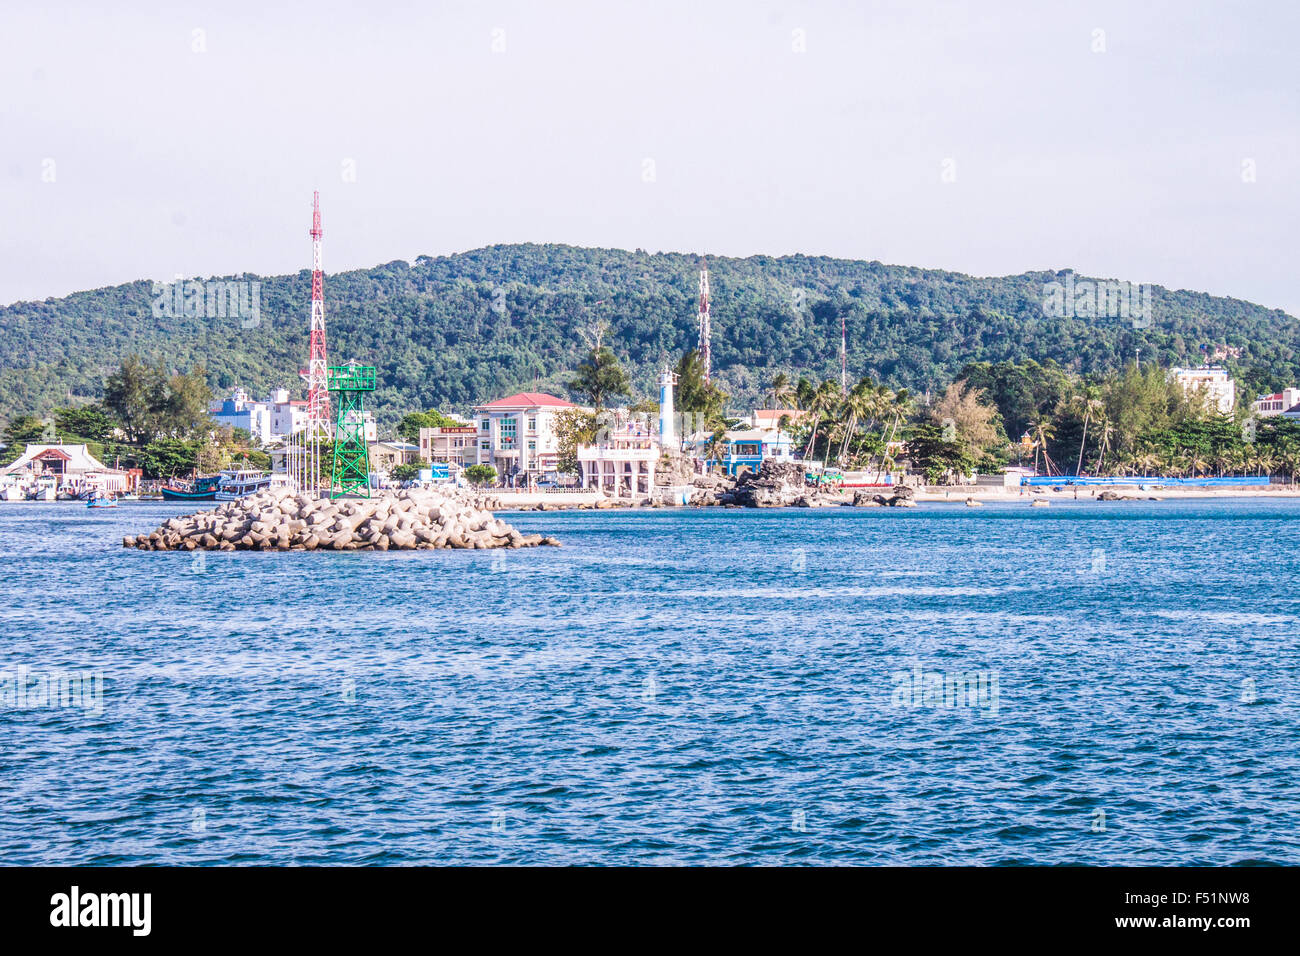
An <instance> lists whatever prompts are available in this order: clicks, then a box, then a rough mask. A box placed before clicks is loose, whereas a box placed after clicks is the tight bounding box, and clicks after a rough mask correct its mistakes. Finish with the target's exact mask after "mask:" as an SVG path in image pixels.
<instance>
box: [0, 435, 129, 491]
mask: <svg viewBox="0 0 1300 956" xmlns="http://www.w3.org/2000/svg"><path fill="white" fill-rule="evenodd" d="M0 474H3V475H5V476H7V477H11V478H12V479H15V480H17V481H19V482H32V481H38V480H51V481H53V483H54V487H55V489H56V490H57V491H70V492H75V493H81V492H85V491H90V490H92V489H93V490H97V491H103V492H112V493H114V494H116V493H119V492H124V491H131V490H133V489H134V488H135V485H136V480H137V478H138V477H139V475H140V471H139V469H135V468H133V469H131V470H130V471H123V470H121V469H118V468H109V467H108V466H107V465H105V464H104V463H103V462H102V461H100V460H99V459H98V458H96V457H95V456H94V455H92V454H91V453H90V450H89V449H88V448H87V447H86V446H85V445H64V444H62V443H57V444H51V445H39V444H36V443H34V442H32V443H29V444H28V445H27V448H26V449H25V450H24V451H23V454H22V457H20V458H19V459H18V460H17V461H15V462H13V463H11V464H9V465H7V466H5V468H4V470H3V471H0Z"/></svg>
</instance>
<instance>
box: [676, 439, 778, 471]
mask: <svg viewBox="0 0 1300 956" xmlns="http://www.w3.org/2000/svg"><path fill="white" fill-rule="evenodd" d="M712 441H713V435H712V434H711V433H710V432H696V433H695V434H693V435H691V436H689V437H688V438H687V439H686V448H687V450H688V451H689V452H691V453H692V454H693V455H694V456H695V458H696V460H697V461H698V462H700V463H701V464H702V465H703V467H704V470H705V471H708V470H709V469H711V468H713V467H714V466H716V465H722V467H723V469H724V470H725V471H726V473H727V474H728V475H737V474H739V473H740V472H741V471H742V470H748V471H755V472H756V471H758V470H759V469H760V468H762V467H763V462H765V461H769V460H771V461H794V440H793V439H792V438H791V437H790V436H789V435H788V434H786V433H785V432H783V431H781V430H780V429H778V428H732V429H729V430H728V431H726V432H725V433H724V434H723V450H722V455H721V457H720V458H718V459H714V458H713V457H711V449H710V445H711V444H712Z"/></svg>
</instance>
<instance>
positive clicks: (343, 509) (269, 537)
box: [122, 489, 560, 551]
mask: <svg viewBox="0 0 1300 956" xmlns="http://www.w3.org/2000/svg"><path fill="white" fill-rule="evenodd" d="M559 543H560V542H558V541H556V540H555V539H554V538H547V537H543V536H542V535H540V534H521V533H520V532H519V531H517V530H515V529H514V528H512V527H511V526H510V525H508V524H506V523H505V522H504V521H501V520H500V519H498V518H496V517H494V516H493V515H492V513H491V512H489V511H486V510H484V509H482V508H479V507H477V506H476V505H475V504H474V503H473V502H472V501H466V500H463V499H462V498H459V497H457V496H456V495H454V494H450V495H449V494H444V493H442V492H438V491H428V490H419V489H411V490H407V491H401V492H397V493H388V494H384V495H380V496H379V497H375V498H353V499H340V500H331V499H330V498H322V497H317V496H315V495H307V494H298V495H295V494H292V493H287V492H283V491H280V492H273V491H269V492H263V493H261V494H258V495H250V496H249V497H247V498H241V499H239V500H238V501H228V502H225V503H224V504H221V505H219V506H218V507H217V508H216V509H215V510H213V511H200V512H198V513H197V514H191V515H183V516H180V517H176V518H169V519H168V520H166V521H164V522H163V523H162V524H161V525H160V526H159V527H158V528H157V530H155V531H153V532H151V533H150V534H142V535H139V536H134V537H133V536H131V535H128V536H127V537H125V538H123V539H122V546H123V547H127V548H140V549H142V550H145V551H171V550H177V549H181V550H186V551H194V550H196V549H205V550H220V551H237V550H257V551H315V550H317V549H328V550H334V551H358V550H375V551H388V550H390V549H415V548H419V549H432V548H528V547H533V546H534V545H541V544H547V545H558V544H559Z"/></svg>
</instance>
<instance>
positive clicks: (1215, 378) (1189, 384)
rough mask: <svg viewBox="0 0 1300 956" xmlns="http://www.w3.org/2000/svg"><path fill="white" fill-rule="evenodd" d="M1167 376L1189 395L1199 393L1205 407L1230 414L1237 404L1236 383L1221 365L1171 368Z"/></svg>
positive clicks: (1223, 413)
mask: <svg viewBox="0 0 1300 956" xmlns="http://www.w3.org/2000/svg"><path fill="white" fill-rule="evenodd" d="M1169 376H1170V377H1171V378H1172V379H1174V381H1176V382H1178V384H1179V385H1181V386H1182V387H1183V391H1185V392H1187V393H1188V394H1189V395H1195V394H1199V395H1201V396H1202V398H1203V399H1204V401H1205V404H1206V407H1207V408H1209V409H1210V410H1212V411H1217V412H1219V413H1220V414H1222V415H1231V414H1232V410H1233V408H1235V407H1236V404H1237V384H1236V383H1235V382H1234V381H1233V380H1232V377H1231V376H1229V375H1228V370H1227V369H1226V368H1224V367H1223V366H1221V365H1201V366H1198V367H1196V368H1171V369H1170V370H1169Z"/></svg>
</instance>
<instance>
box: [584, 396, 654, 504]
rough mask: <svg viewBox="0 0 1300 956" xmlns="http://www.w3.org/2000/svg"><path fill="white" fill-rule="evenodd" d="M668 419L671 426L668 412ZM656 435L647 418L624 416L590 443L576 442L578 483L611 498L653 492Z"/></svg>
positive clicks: (640, 495) (643, 495)
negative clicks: (580, 443) (580, 478)
mask: <svg viewBox="0 0 1300 956" xmlns="http://www.w3.org/2000/svg"><path fill="white" fill-rule="evenodd" d="M668 420H669V423H670V424H669V428H670V429H671V421H672V419H671V416H670V417H669V419H668ZM660 427H661V428H662V427H663V426H662V423H661V426H660ZM670 435H671V432H670ZM660 437H661V435H658V434H655V433H654V431H652V429H651V427H650V424H649V423H648V422H642V421H635V420H626V419H625V420H622V421H619V422H617V423H616V424H615V425H614V427H612V428H610V429H608V431H604V432H602V434H601V438H600V440H599V441H597V442H595V443H594V444H591V445H580V446H579V447H578V448H577V450H576V451H577V457H578V468H579V470H580V471H581V473H582V487H584V488H597V489H599V490H600V491H603V492H604V493H605V494H607V495H610V496H612V497H614V498H622V497H624V496H626V497H628V498H633V499H636V498H646V497H649V496H650V495H651V494H653V493H654V487H655V465H656V463H657V462H658V461H659V456H660V455H662V454H663V451H662V449H661V447H660Z"/></svg>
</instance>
